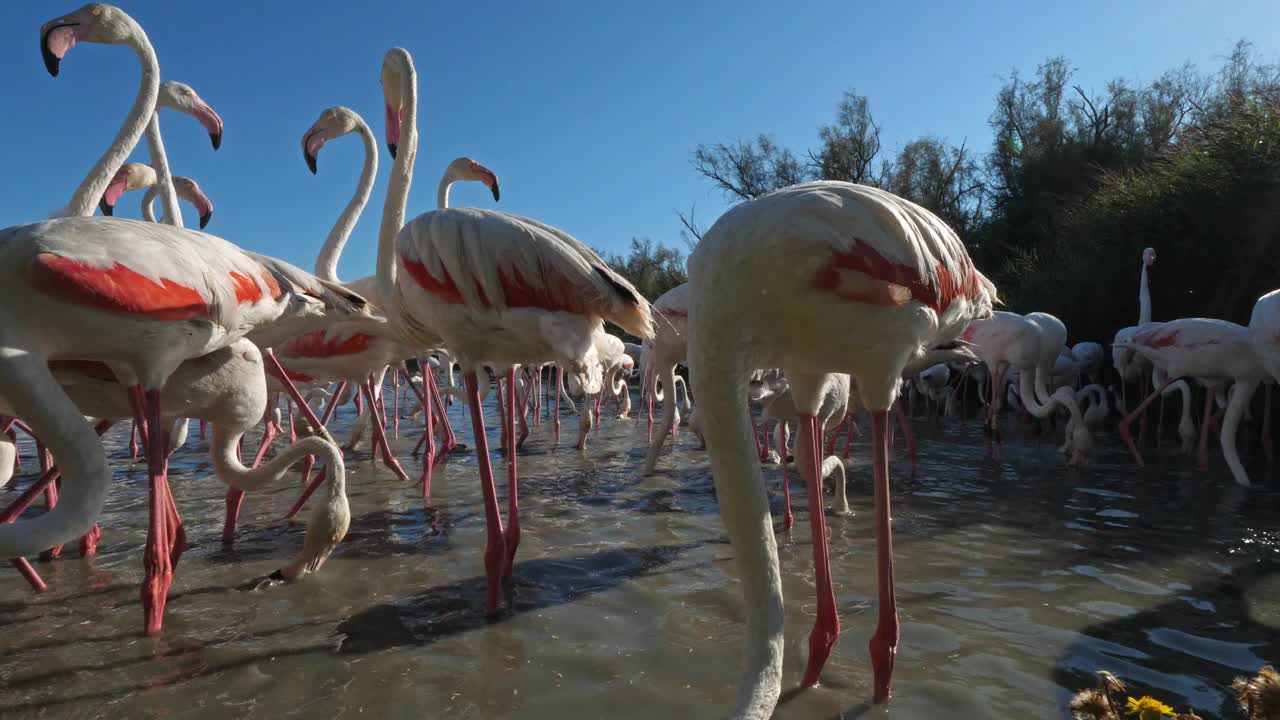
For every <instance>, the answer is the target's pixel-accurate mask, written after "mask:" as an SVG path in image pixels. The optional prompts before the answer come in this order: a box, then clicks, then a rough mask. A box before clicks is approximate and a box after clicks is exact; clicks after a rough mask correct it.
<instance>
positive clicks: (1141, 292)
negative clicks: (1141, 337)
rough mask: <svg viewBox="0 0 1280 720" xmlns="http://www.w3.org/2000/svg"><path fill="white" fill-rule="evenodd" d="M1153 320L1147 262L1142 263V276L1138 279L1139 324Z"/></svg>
mask: <svg viewBox="0 0 1280 720" xmlns="http://www.w3.org/2000/svg"><path fill="white" fill-rule="evenodd" d="M1149 322H1151V290H1149V289H1148V288H1147V264H1146V263H1145V262H1144V263H1142V277H1141V279H1139V281H1138V324H1139V325H1146V324H1147V323H1149Z"/></svg>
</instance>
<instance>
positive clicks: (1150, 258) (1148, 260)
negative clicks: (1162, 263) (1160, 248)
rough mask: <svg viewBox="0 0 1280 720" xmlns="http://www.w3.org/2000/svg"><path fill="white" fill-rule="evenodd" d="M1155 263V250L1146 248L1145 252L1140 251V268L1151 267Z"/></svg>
mask: <svg viewBox="0 0 1280 720" xmlns="http://www.w3.org/2000/svg"><path fill="white" fill-rule="evenodd" d="M1155 262H1156V250H1155V248H1147V249H1146V250H1143V251H1142V266H1143V267H1151V266H1152V265H1154V264H1155Z"/></svg>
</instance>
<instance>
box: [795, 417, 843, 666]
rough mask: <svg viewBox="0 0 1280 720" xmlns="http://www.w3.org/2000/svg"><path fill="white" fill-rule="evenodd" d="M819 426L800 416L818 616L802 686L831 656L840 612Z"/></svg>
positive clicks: (810, 635)
mask: <svg viewBox="0 0 1280 720" xmlns="http://www.w3.org/2000/svg"><path fill="white" fill-rule="evenodd" d="M821 433H822V430H821V428H819V427H818V419H817V418H816V417H814V416H813V415H801V416H800V437H799V439H798V440H797V441H796V449H797V450H798V451H799V450H802V451H803V458H801V457H800V453H799V452H797V458H796V459H797V460H798V461H800V462H803V463H805V467H807V468H808V473H806V477H805V483H806V485H807V486H808V489H809V528H810V531H811V533H812V536H813V571H814V576H815V580H816V585H817V593H818V617H817V619H816V620H815V621H814V624H813V631H812V632H811V633H810V634H809V664H808V666H807V667H806V668H805V671H804V680H803V681H802V683H801V684H802V685H803V686H804V687H813V686H814V685H817V684H818V677H819V676H820V675H821V674H822V667H823V666H824V665H826V663H827V658H828V657H830V656H831V649H832V648H834V647H835V644H836V640H837V639H839V637H840V615H839V614H838V613H837V612H836V593H835V588H834V587H832V585H831V562H830V557H829V555H828V552H827V518H826V513H825V506H826V502H825V500H824V499H823V495H822V458H821V457H819V455H820V453H821V451H822V434H821Z"/></svg>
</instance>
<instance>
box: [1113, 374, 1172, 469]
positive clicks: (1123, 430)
mask: <svg viewBox="0 0 1280 720" xmlns="http://www.w3.org/2000/svg"><path fill="white" fill-rule="evenodd" d="M1167 386H1168V383H1165V386H1164V387H1167ZM1164 387H1161V388H1160V389H1158V390H1156V391H1155V392H1153V393H1151V394H1150V395H1148V396H1147V397H1146V399H1145V400H1143V401H1142V402H1141V403H1139V404H1138V407H1137V408H1136V409H1134V411H1133V412H1131V413H1129V414H1128V415H1126V416H1125V418H1124V419H1123V420H1121V421H1120V439H1122V440H1124V444H1125V445H1128V446H1129V453H1130V454H1132V455H1133V460H1134V462H1136V463H1138V467H1143V466H1145V465H1146V463H1144V462H1143V461H1142V453H1140V452H1138V446H1137V445H1136V444H1135V443H1134V441H1133V433H1132V432H1130V431H1129V426H1130V425H1132V424H1133V421H1134V419H1135V418H1137V417H1139V416H1140V415H1141V414H1142V412H1143V411H1144V410H1146V409H1147V406H1148V405H1150V404H1151V403H1152V402H1154V401H1155V399H1156V397H1157V396H1158V395H1159V394H1160V393H1161V392H1162V391H1164ZM1138 439H1139V441H1141V439H1142V436H1141V431H1139V436H1138Z"/></svg>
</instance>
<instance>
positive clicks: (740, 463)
mask: <svg viewBox="0 0 1280 720" xmlns="http://www.w3.org/2000/svg"><path fill="white" fill-rule="evenodd" d="M691 329H692V328H691ZM695 332H696V331H695ZM708 344H710V343H708ZM709 350H710V349H709V348H708V349H707V350H706V351H701V350H700V348H698V347H696V346H695V345H694V344H693V343H690V348H689V366H690V371H691V372H692V373H693V375H694V378H695V379H696V380H698V403H699V407H698V410H699V413H702V414H704V417H710V418H715V421H714V422H705V423H703V427H702V432H703V435H704V436H705V438H706V441H707V450H708V453H707V454H708V455H709V456H710V460H711V471H712V477H713V478H714V479H715V485H716V498H717V500H718V501H719V505H720V517H721V520H722V522H723V524H724V528H725V530H726V532H727V533H728V535H729V542H730V543H731V544H732V546H733V553H734V555H735V560H736V564H737V569H738V575H739V577H740V580H741V586H742V597H743V600H744V602H745V605H746V607H745V611H746V612H745V617H746V625H747V627H746V632H745V633H744V635H745V637H744V643H743V645H744V647H743V649H742V654H741V657H742V667H741V673H740V675H739V679H738V690H737V698H736V700H735V703H734V708H733V711H732V712H731V713H730V714H729V717H734V718H745V719H749V720H766V719H767V718H769V717H771V716H772V714H773V709H774V707H775V705H776V704H777V701H778V695H779V693H780V691H781V682H782V651H783V609H782V580H781V574H780V571H779V565H778V550H777V544H776V541H775V539H774V532H773V521H772V518H771V517H770V514H769V499H768V496H767V495H766V493H765V485H764V477H763V475H762V473H761V469H760V458H759V456H758V455H757V454H756V448H755V443H754V442H753V441H752V439H751V434H752V432H753V430H752V428H751V419H750V415H749V411H748V408H747V403H745V402H743V398H744V397H746V394H747V388H746V383H745V380H746V377H747V371H746V370H745V369H744V368H741V367H733V365H737V364H738V362H739V358H734V357H729V358H727V360H726V358H725V356H724V355H721V356H720V358H718V359H713V358H714V357H715V355H713V353H712V352H710V351H709ZM727 355H730V356H732V355H733V353H727ZM726 364H728V365H729V367H725V365H726ZM712 368H715V370H714V372H708V371H709V370H711V369H712ZM672 395H673V397H674V392H673V393H672ZM780 424H781V423H780ZM780 452H784V453H785V450H782V451H780ZM818 502H821V501H818Z"/></svg>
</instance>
